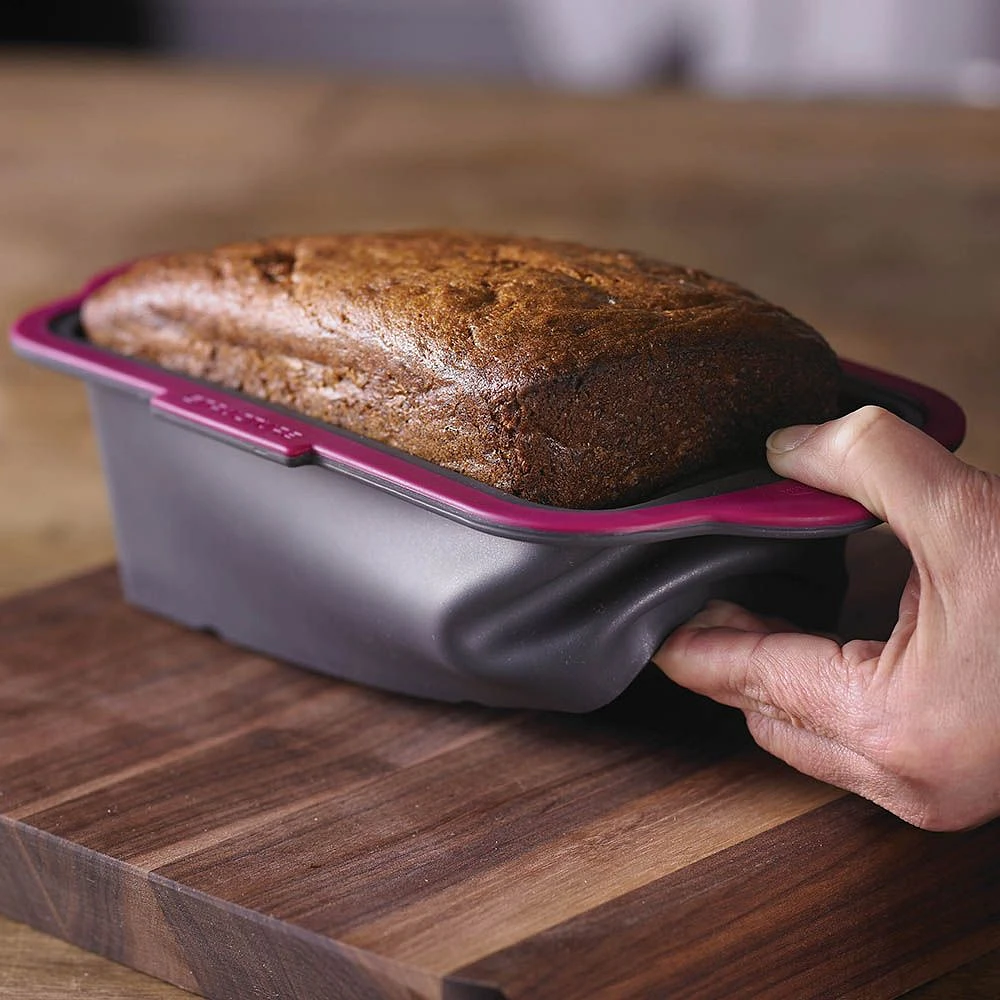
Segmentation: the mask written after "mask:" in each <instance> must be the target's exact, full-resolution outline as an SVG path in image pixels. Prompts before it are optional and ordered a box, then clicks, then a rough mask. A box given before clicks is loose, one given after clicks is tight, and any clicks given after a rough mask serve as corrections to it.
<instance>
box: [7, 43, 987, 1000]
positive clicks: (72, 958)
mask: <svg viewBox="0 0 1000 1000" xmlns="http://www.w3.org/2000/svg"><path fill="white" fill-rule="evenodd" d="M0 219H2V220H3V221H2V224H0V262H2V265H3V267H2V270H0V314H2V315H3V316H6V317H8V318H9V317H13V315H14V314H15V313H17V312H18V311H20V310H22V309H24V308H26V307H27V306H29V305H31V304H33V303H35V302H37V301H39V300H42V299H45V298H46V297H50V296H53V295H55V294H58V293H60V292H64V291H67V290H69V289H71V288H72V287H74V286H75V285H76V284H77V283H78V282H79V281H80V280H81V279H82V278H84V277H85V276H86V275H88V274H89V273H91V272H93V271H95V270H97V269H98V268H100V267H102V266H104V265H107V264H109V263H112V262H114V261H117V260H120V259H122V258H127V257H130V256H133V255H136V254H139V253H143V252H147V251H152V250H157V249H162V248H166V247H174V246H178V247H179V246H187V245H204V244H210V243H213V242H218V241H221V240H226V239H233V238H240V237H244V236H250V235H256V234H262V233H275V232H280V231H286V232H293V231H306V230H322V229H349V228H375V227H387V226H393V227H402V226H413V225H438V224H447V225H455V226H471V227H478V228H485V229H502V230H507V231H515V232H526V233H538V234H542V235H550V236H564V237H571V238H579V239H583V240H587V241H591V242H597V243H603V244H612V245H614V244H618V245H622V246H629V247H634V248H637V249H641V250H646V251H649V252H652V253H655V254H659V255H662V256H666V257H671V258H675V259H680V260H684V261H687V262H691V263H694V264H698V265H701V266H704V267H706V268H708V269H710V270H714V271H717V272H719V273H722V274H725V275H727V276H730V277H732V278H735V279H737V280H740V281H743V282H744V283H746V284H748V285H750V286H751V287H753V288H755V289H756V290H758V291H760V292H761V293H762V294H765V295H767V296H769V297H772V298H774V299H776V300H777V301H780V302H782V303H783V304H786V305H787V306H789V307H790V308H791V309H793V310H794V311H797V312H799V313H800V314H802V315H803V316H804V317H805V318H807V319H809V320H810V321H812V322H813V323H814V324H815V325H816V326H817V327H819V328H820V329H821V330H823V331H824V332H825V333H826V334H827V336H828V337H829V339H830V340H831V341H832V342H833V344H834V346H835V347H836V348H837V349H838V350H839V351H840V352H841V353H842V354H844V355H846V356H850V357H854V358H857V359H859V360H863V361H868V362H870V363H873V364H877V365H883V366H885V367H887V368H891V369H895V370H897V371H899V372H901V373H903V374H906V375H909V376H912V377H914V378H917V379H921V380H925V381H927V382H930V383H932V384H934V385H936V386H938V387H940V388H942V389H943V390H944V391H946V392H949V393H950V394H952V395H954V396H955V397H956V398H958V399H959V400H960V401H961V402H962V403H963V405H964V406H965V407H966V410H967V412H968V415H969V420H970V433H969V437H968V442H967V444H966V446H965V448H964V449H963V454H964V455H965V457H967V458H968V459H969V460H970V461H973V462H975V463H977V464H979V465H982V466H984V467H987V468H993V469H996V468H1000V407H998V406H997V405H996V401H995V392H996V383H997V373H998V371H1000V336H998V333H1000V299H998V298H997V283H996V273H997V268H998V264H1000V114H998V113H997V112H994V111H984V110H973V109H958V108H936V107H919V106H880V107H859V106H851V105H839V106H838V105H768V104H760V103H747V104H723V103H718V102H714V101H708V100H704V99H698V98H692V97H685V96H679V95H673V94H642V95H633V96H628V97H615V98H580V97H569V96H556V95H538V94H533V93H528V92H525V91H517V90H513V91H505V92H501V91H479V90H475V89H472V88H468V87H466V88H450V89H431V88H428V89H413V88H403V87H399V86H375V85H360V84H344V83H336V82H334V81H330V80H326V79H320V78H315V77H314V78H301V77H299V78H292V77H288V78H282V77H277V76H263V75H258V74H251V73H242V74H241V73H222V72H218V71H209V70H205V69H198V70H190V69H181V68H175V67H174V68H172V67H164V66H154V65H149V64H141V63H129V62H124V61H123V62H100V63H88V62H79V63H69V62H66V61H60V62H56V61H51V62H17V61H12V60H10V59H8V60H6V61H3V62H0ZM112 551H113V548H112V539H111V534H110V527H109V521H108V514H107V510H106V506H105V499H104V492H103V486H102V483H101V479H100V475H99V472H98V466H97V458H96V453H95V448H94V444H93V440H92V438H91V435H90V431H89V428H88V424H87V417H86V411H85V407H84V402H83V398H82V393H81V391H80V389H79V387H78V386H77V385H75V384H73V383H71V382H70V381H68V380H66V379H62V378H59V377H57V376H54V375H50V374H47V373H44V372H41V371H38V370H36V369H33V368H31V367H29V366H27V365H25V364H22V363H20V362H16V361H14V360H13V359H12V358H11V357H10V354H9V351H8V349H7V347H6V345H3V346H2V347H0V591H2V592H6V593H10V592H13V591H16V590H19V589H23V588H25V587H28V586H31V585H34V584H40V583H42V582H45V581H47V580H52V579H55V578H57V577H60V576H63V575H65V574H67V573H69V572H72V571H75V570H78V569H82V568H85V567H89V566H93V565H96V564H98V563H102V562H106V561H107V560H108V559H109V558H110V557H111V556H112ZM862 583H865V581H862ZM877 585H878V581H877V580H876V581H874V583H873V582H872V581H871V580H869V581H867V586H868V587H869V590H870V591H871V594H870V595H869V596H870V598H871V600H875V599H876V598H877V597H878V593H877V590H878V586H877ZM866 600H867V599H866ZM866 607H867V604H866V603H865V601H862V606H861V607H860V612H861V613H864V612H865V609H866ZM0 994H2V995H3V996H12V997H18V998H24V1000H41V998H43V997H44V998H51V997H61V996H85V997H100V998H102V1000H110V998H121V997H168V996H178V997H179V996H183V995H184V994H183V993H180V992H179V991H177V990H175V989H174V988H172V987H168V986H165V985H162V984H160V983H157V982H155V981H153V980H150V979H147V978H145V977H142V976H139V975H137V974H136V973H132V972H130V971H128V970H126V969H124V968H122V967H119V966H115V965H112V964H111V963H108V962H106V961H104V960H102V959H97V958H95V957H92V956H89V955H87V954H85V953H82V952H78V951H76V950H74V949H72V948H70V947H69V946H67V945H64V944H62V943H60V942H57V941H55V940H53V939H49V938H47V937H44V936H42V935H40V934H38V933H36V932H33V931H29V930H28V929H26V928H24V927H23V926H21V925H17V924H12V923H10V922H5V921H0ZM998 994H1000V953H994V954H992V955H988V956H985V957H984V958H983V959H980V960H979V961H977V962H976V963H973V965H971V966H969V967H967V968H965V969H962V970H959V971H958V972H956V973H953V974H952V975H950V976H948V977H946V978H945V979H943V980H940V981H939V982H938V983H935V984H931V985H929V986H927V987H924V988H922V989H921V990H919V991H917V993H916V994H915V995H916V996H920V997H922V998H923V1000H928V998H931V997H933V998H958V997H963V998H984V1000H985V998H987V997H989V998H994V997H996V996H997V995H998Z"/></svg>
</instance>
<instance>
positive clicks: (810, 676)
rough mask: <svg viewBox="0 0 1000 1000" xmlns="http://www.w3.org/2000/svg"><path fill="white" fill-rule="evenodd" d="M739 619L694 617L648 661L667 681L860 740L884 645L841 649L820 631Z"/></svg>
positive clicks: (821, 731)
mask: <svg viewBox="0 0 1000 1000" xmlns="http://www.w3.org/2000/svg"><path fill="white" fill-rule="evenodd" d="M740 610H741V609H740ZM744 614H745V612H744ZM729 617H730V622H736V621H738V619H737V617H736V616H735V615H730V616H729ZM757 621H758V622H759V623H760V625H761V626H763V625H764V623H763V621H762V620H760V619H757ZM744 624H745V623H743V622H740V623H739V624H738V625H737V626H736V627H733V626H732V624H729V623H726V622H725V620H720V617H719V615H718V614H716V615H715V617H714V620H712V621H711V623H710V624H708V625H707V627H706V625H705V624H704V618H703V619H702V620H701V622H699V619H698V617H696V618H695V619H693V620H692V621H691V622H689V623H688V624H687V625H683V626H681V628H679V629H678V630H677V631H676V632H674V633H673V635H671V636H670V637H669V638H668V639H667V641H666V642H665V643H664V644H663V645H662V646H661V647H660V648H659V650H657V652H656V653H655V654H654V655H653V662H654V663H656V665H657V666H658V667H660V669H661V670H663V672H664V673H665V674H666V675H667V676H668V677H670V678H671V680H673V681H675V682H676V683H678V684H680V685H682V686H683V687H686V688H689V689H690V690H692V691H696V692H698V693H700V694H704V695H707V696H708V697H709V698H712V699H713V700H715V701H718V702H721V703H722V704H724V705H732V706H733V707H735V708H739V709H741V710H742V711H743V712H745V713H757V714H761V715H767V716H771V717H773V718H778V719H782V720H784V721H787V722H790V723H791V724H792V725H794V726H797V727H799V728H805V729H809V730H811V731H812V732H815V733H817V734H819V735H822V736H826V737H828V738H830V739H832V740H836V741H837V742H840V743H844V744H848V745H850V744H855V743H857V741H858V739H859V736H860V735H861V733H860V730H863V729H864V728H865V717H866V713H865V711H864V705H865V691H866V689H867V687H868V685H869V682H870V679H871V677H872V675H873V674H874V670H875V667H876V665H877V656H878V653H879V652H880V651H881V648H882V644H881V643H851V644H849V648H847V649H846V651H845V647H841V646H840V645H839V644H838V643H837V642H835V641H834V640H833V639H829V638H825V637H823V636H817V635H808V634H804V633H792V632H780V631H773V630H771V629H769V628H766V627H764V628H758V629H757V630H749V629H747V628H745V627H743V625H744Z"/></svg>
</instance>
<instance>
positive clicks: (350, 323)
mask: <svg viewBox="0 0 1000 1000" xmlns="http://www.w3.org/2000/svg"><path fill="white" fill-rule="evenodd" d="M82 320H83V325H84V328H85V330H86V332H87V334H88V336H89V337H90V338H91V339H92V340H93V341H94V342H95V343H97V344H99V345H102V346H104V347H107V348H110V349H111V350H113V351H116V352H119V353H121V354H125V355H130V356H134V357H137V358H141V359H144V360H147V361H151V362H155V363H156V364H158V365H161V366H163V367H165V368H169V369H172V370H176V371H180V372H185V373H187V374H189V375H192V376H196V377H198V378H201V379H207V380H210V381H212V382H216V383H218V384H220V385H223V386H227V387H229V388H232V389H237V390H240V391H242V392H245V393H248V394H250V395H252V396H257V397H260V398H262V399H265V400H269V401H271V402H273V403H277V404H280V405H282V406H285V407H289V408H291V409H294V410H297V411H300V412H301V413H304V414H306V415H308V416H310V417H314V418H317V419H319V420H322V421H326V422H328V423H331V424H335V425H337V426H338V427H343V428H346V429H348V430H350V431H354V432H356V433H358V434H361V435H364V436H366V437H368V438H371V439H374V440H376V441H380V442H383V443H386V444H389V445H393V446H395V447H397V448H399V449H401V450H403V451H406V452H409V453H411V454H413V455H416V456H419V457H420V458H423V459H427V460H429V461H431V462H435V463H437V464H439V465H442V466H444V467H445V468H448V469H452V470H455V471H457V472H459V473H462V474H464V475H466V476H469V477H471V478H473V479H476V480H479V481H480V482H482V483H486V484H488V485H489V486H493V487H495V488H497V489H499V490H503V491H505V492H508V493H512V494H514V495H516V496H519V497H523V498H525V499H528V500H532V501H537V502H541V503H546V504H553V505H557V506H565V507H605V506H610V505H615V504H621V503H626V502H635V501H638V500H641V499H645V498H648V497H650V496H653V495H655V494H656V493H657V492H658V491H662V490H663V489H664V488H665V487H667V486H668V485H669V484H671V483H673V482H675V481H677V480H679V479H682V478H685V477H689V476H691V475H693V474H696V473H698V472H700V471H702V470H705V469H710V468H714V467H724V466H729V465H731V464H733V463H739V462H756V461H759V460H760V458H761V456H762V450H763V442H764V439H765V437H766V435H767V434H768V433H769V432H770V431H771V430H773V429H774V428H776V427H779V426H783V425H786V424H791V423H803V422H816V421H821V420H825V419H827V418H829V417H831V416H832V415H834V413H835V412H836V407H837V393H838V387H839V382H840V374H839V368H838V365H837V361H836V357H835V356H834V354H833V352H832V351H831V350H830V348H829V347H828V346H827V344H826V343H825V342H824V340H823V339H822V338H821V337H820V335H819V334H818V333H816V331H815V330H813V329H812V328H810V327H809V326H807V325H806V324H805V323H803V322H801V321H800V320H798V319H795V318H794V317H793V316H791V315H790V314H789V313H787V312H785V310H783V309H780V308H778V307H777V306H774V305H771V304H769V303H767V302H765V301H764V300H762V299H760V298H758V297H757V296H756V295H753V294H752V293H750V292H748V291H746V290H745V289H743V288H740V287H739V286H738V285H735V284H732V283H730V282H727V281H722V280H720V279H718V278H714V277H711V276H710V275H708V274H705V273H703V272H702V271H697V270H693V269H692V268H687V267H680V266H678V265H675V264H667V263H662V262H660V261H657V260H652V259H650V258H648V257H644V256H641V255H639V254H635V253H626V252H620V251H614V250H595V249H589V248H587V247H584V246H579V245H577V244H573V243H558V242H551V241H547V240H541V239H514V238H504V237H496V236H481V235H474V234H467V233H458V232H436V231H428V232H402V233H389V234H361V235H347V236H312V237H302V238H298V239H271V240H264V241H261V242H255V243H240V244H233V245H230V246H223V247H219V248H218V249H215V250H211V251H208V252H204V253H182V254H172V255H166V256H160V257H154V258H149V259H145V260H142V261H140V262H138V263H136V264H133V265H132V266H131V267H130V268H129V269H128V270H127V271H125V272H124V273H122V274H121V275H119V276H118V277H116V278H114V279H113V280H112V281H111V282H109V283H108V284H106V285H104V286H103V287H101V288H100V289H98V290H97V291H96V292H94V293H93V294H92V295H91V296H90V297H89V298H88V299H87V301H86V302H85V303H84V306H83V311H82Z"/></svg>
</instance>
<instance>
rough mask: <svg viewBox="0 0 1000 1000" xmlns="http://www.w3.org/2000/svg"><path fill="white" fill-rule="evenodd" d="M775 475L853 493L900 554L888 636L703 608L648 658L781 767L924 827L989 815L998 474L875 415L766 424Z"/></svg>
mask: <svg viewBox="0 0 1000 1000" xmlns="http://www.w3.org/2000/svg"><path fill="white" fill-rule="evenodd" d="M768 461H769V462H770V463H771V466H772V467H773V468H774V470H775V471H776V472H777V473H779V474H780V475H782V476H786V477H788V478H790V479H797V480H799V481H801V482H803V483H808V484H809V485H811V486H815V487H818V488H820V489H824V490H827V491H829V492H831V493H839V494H841V495H843V496H849V497H852V498H854V499H855V500H858V501H859V502H860V503H862V504H863V505H864V506H865V507H867V508H868V510H870V511H871V512H872V513H873V514H875V515H877V516H878V517H880V518H882V519H883V520H885V521H887V522H888V524H889V525H890V527H891V528H892V529H893V531H894V532H895V533H896V535H897V537H898V538H899V539H900V541H901V542H902V543H903V544H904V545H905V546H906V547H907V549H909V551H910V554H911V556H912V558H913V569H912V571H911V573H910V576H909V579H908V581H907V583H906V587H905V589H904V591H903V596H902V599H901V601H900V606H899V620H898V622H897V624H896V627H895V629H894V630H893V632H892V635H891V636H890V638H889V641H888V642H885V643H883V642H874V641H867V640H854V641H851V642H847V643H845V644H844V645H840V644H839V643H838V642H836V641H835V640H833V639H831V638H827V637H822V636H816V635H808V634H804V633H802V632H798V631H796V630H794V628H793V627H792V626H789V625H787V624H786V623H782V622H777V621H775V620H765V619H762V618H760V617H758V616H756V615H753V614H751V613H750V612H748V611H745V610H743V609H742V608H739V607H737V606H736V605H733V604H728V603H725V602H721V601H716V602H712V603H710V604H709V605H708V606H707V607H706V608H705V609H704V610H703V611H702V612H700V613H699V614H698V615H696V616H695V617H694V618H693V619H692V620H691V621H690V622H688V623H687V624H686V625H683V626H682V627H681V628H679V629H678V630H677V631H676V632H674V633H673V634H672V635H671V636H670V637H669V638H668V639H667V641H666V642H665V643H664V644H663V645H662V646H661V647H660V649H659V650H658V651H657V652H656V654H655V655H654V657H653V660H654V661H655V662H656V663H657V664H658V665H659V667H660V668H661V669H662V670H663V671H664V672H665V673H666V674H667V675H668V676H669V677H670V678H672V679H673V680H674V681H676V682H677V683H678V684H681V685H683V686H684V687H687V688H691V689H692V690H694V691H698V692H700V693H701V694H705V695H708V696H709V697H711V698H714V699H715V700H716V701H720V702H722V703H724V704H727V705H733V706H735V707H737V708H740V709H742V711H743V712H744V714H745V715H746V719H747V725H748V727H749V729H750V732H751V734H752V735H753V738H754V739H755V740H756V741H757V742H758V743H759V744H760V745H761V746H762V747H763V748H764V749H765V750H768V751H770V752H771V753H773V754H775V755H776V756H778V757H780V758H782V759H783V760H785V761H787V762H788V763H789V764H791V765H792V766H793V767H796V768H798V769H799V770H800V771H804V772H805V773H806V774H811V775H813V776H815V777H817V778H821V779H823V780H824V781H829V782H831V783H832V784H835V785H838V786H840V787H842V788H846V789H849V790H850V791H854V792H857V793H859V794H860V795H863V796H865V797H866V798H869V799H871V800H872V801H874V802H877V803H879V804H880V805H882V806H884V807H885V808H886V809H889V810H890V811H891V812H893V813H895V814H896V815H897V816H900V817H902V818H903V819H904V820H906V821H908V822H910V823H913V824H915V825H916V826H921V827H924V828H926V829H930V830H957V829H963V828H966V827H971V826H975V825H978V824H980V823H984V822H986V821H987V820H989V819H992V818H993V817H995V816H997V815H1000V478H998V477H996V476H991V475H989V474H987V473H985V472H981V471H980V470H978V469H974V468H973V467H971V466H969V465H966V464H965V463H964V462H962V461H960V460H959V459H958V458H956V457H955V456H954V455H951V454H950V453H949V452H948V451H946V450H945V449H944V448H943V447H941V446H940V445H939V444H937V443H936V442H935V441H933V440H932V439H931V438H929V437H927V436H926V435H924V434H923V433H922V432H920V431H918V430H917V429H916V428H914V427H912V426H910V425H909V424H907V423H905V422H904V421H902V420H900V419H898V418H897V417H895V416H893V415H892V414H889V413H887V412H886V411H885V410H881V409H879V408H878V407H874V406H867V407H864V408H863V409H861V410H858V411H856V412H855V413H851V414H849V415H847V416H845V417H842V418H840V419H839V420H834V421H831V422H830V423H827V424H821V425H819V426H817V427H792V428H786V429H785V430H782V431H778V432H777V433H775V434H773V435H772V436H771V438H770V439H769V441H768Z"/></svg>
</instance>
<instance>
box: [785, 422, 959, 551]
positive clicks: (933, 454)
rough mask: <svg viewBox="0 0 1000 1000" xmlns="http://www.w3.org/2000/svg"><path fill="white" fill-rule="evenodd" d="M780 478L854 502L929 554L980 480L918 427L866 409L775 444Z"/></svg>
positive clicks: (790, 431) (788, 431)
mask: <svg viewBox="0 0 1000 1000" xmlns="http://www.w3.org/2000/svg"><path fill="white" fill-rule="evenodd" d="M767 457H768V461H769V462H770V464H771V466H772V468H773V469H774V470H775V472H777V473H778V474H779V475H782V476H786V477H788V478H790V479H796V480H798V481H799V482H803V483H806V484H808V485H810V486H815V487H817V488H819V489H823V490H827V491H828V492H831V493H838V494H840V495H842V496H848V497H851V498H852V499H854V500H857V501H858V502H859V503H861V504H863V505H864V506H865V507H867V508H868V510H870V511H871V512H872V513H873V514H875V515H876V516H877V517H880V518H881V519H882V520H884V521H887V522H888V523H889V524H890V526H891V527H892V528H893V530H894V531H895V532H896V534H897V535H898V536H899V538H900V540H901V541H902V542H903V543H904V544H905V545H906V546H907V548H909V549H910V550H911V552H916V551H917V550H925V549H926V545H927V544H934V541H935V540H936V539H938V538H939V536H940V535H941V531H940V530H935V529H940V527H941V526H942V525H944V524H945V523H946V522H948V521H949V520H950V521H952V522H953V521H954V519H955V514H956V513H958V512H959V511H960V510H961V509H962V506H963V504H962V493H963V490H964V489H965V488H966V486H967V483H968V481H969V477H970V474H972V473H973V472H974V470H972V469H971V468H970V467H969V466H967V465H966V464H965V463H964V462H962V461H960V460H959V459H957V458H955V456H954V455H952V454H951V453H950V452H949V451H948V450H947V449H946V448H944V447H942V446H941V445H940V444H938V443H937V442H936V441H934V440H933V439H932V438H930V437H928V436H927V435H926V434H924V433H923V432H922V431H920V430H918V429H917V428H916V427H913V426H912V425H911V424H908V423H906V422H905V421H904V420H900V419H899V418H898V417H896V416H894V415H893V414H891V413H889V412H888V411H886V410H883V409H880V408H879V407H877V406H865V407H863V408H862V409H860V410H856V411H855V412H853V413H849V414H847V416H845V417H841V418H840V419H839V420H832V421H830V422H829V423H826V424H820V425H818V426H803V427H787V428H784V429H783V430H780V431H776V432H775V433H774V434H772V435H771V437H770V438H769V439H768V456H767Z"/></svg>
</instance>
